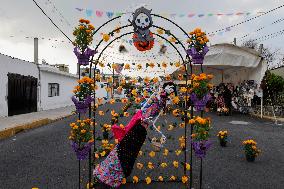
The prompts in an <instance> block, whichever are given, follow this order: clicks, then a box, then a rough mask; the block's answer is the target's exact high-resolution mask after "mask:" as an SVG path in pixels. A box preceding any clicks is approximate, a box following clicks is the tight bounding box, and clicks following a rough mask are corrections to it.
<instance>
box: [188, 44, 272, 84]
mask: <svg viewBox="0 0 284 189" xmlns="http://www.w3.org/2000/svg"><path fill="white" fill-rule="evenodd" d="M200 70H201V69H200V65H194V66H193V73H199V72H200ZM266 70H267V63H266V61H265V60H264V59H263V58H261V56H260V53H259V52H257V51H255V50H253V49H249V48H244V47H238V46H235V45H232V44H216V45H213V46H211V47H210V51H209V52H208V53H207V55H206V56H205V59H204V64H203V71H204V72H205V73H207V74H213V75H214V79H213V81H212V82H213V83H214V84H215V85H218V84H219V83H222V82H224V83H233V84H235V85H236V84H238V83H240V82H242V81H244V80H255V81H256V83H258V84H260V83H261V80H262V78H263V77H264V74H265V71H266Z"/></svg>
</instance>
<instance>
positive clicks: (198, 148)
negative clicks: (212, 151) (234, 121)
mask: <svg viewBox="0 0 284 189" xmlns="http://www.w3.org/2000/svg"><path fill="white" fill-rule="evenodd" d="M211 145H212V142H211V141H209V140H202V141H194V142H192V147H193V150H194V152H195V155H196V156H197V157H198V158H204V157H205V155H206V151H207V150H208V149H209V148H210V147H211Z"/></svg>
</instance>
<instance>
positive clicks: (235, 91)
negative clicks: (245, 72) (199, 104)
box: [208, 80, 261, 115]
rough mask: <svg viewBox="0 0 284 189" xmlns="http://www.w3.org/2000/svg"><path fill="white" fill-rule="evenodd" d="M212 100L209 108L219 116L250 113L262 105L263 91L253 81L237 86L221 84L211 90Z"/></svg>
mask: <svg viewBox="0 0 284 189" xmlns="http://www.w3.org/2000/svg"><path fill="white" fill-rule="evenodd" d="M210 93H211V96H212V100H211V101H210V102H209V104H208V107H209V108H210V109H212V110H214V111H217V113H218V115H231V114H232V112H233V111H236V112H240V113H249V112H250V111H251V109H252V107H253V106H255V105H258V104H260V98H261V89H260V88H259V85H257V84H256V82H255V81H253V80H245V81H243V82H242V83H240V84H239V85H237V86H234V85H233V84H231V83H221V84H220V85H218V86H216V87H214V88H213V89H212V90H211V92H210Z"/></svg>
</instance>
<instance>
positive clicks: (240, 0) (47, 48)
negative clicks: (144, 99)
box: [0, 0, 284, 73]
mask: <svg viewBox="0 0 284 189" xmlns="http://www.w3.org/2000/svg"><path fill="white" fill-rule="evenodd" d="M37 2H38V3H39V5H40V6H41V7H42V8H43V9H44V10H45V11H46V13H47V14H48V15H49V16H50V17H51V18H52V19H53V20H54V22H55V23H56V24H58V26H59V27H60V28H61V29H62V30H63V31H64V32H65V33H66V34H67V35H68V36H69V37H70V38H71V39H73V36H72V30H73V27H74V26H75V25H76V24H77V21H78V19H79V18H88V19H90V20H91V22H92V23H93V24H94V26H95V27H98V26H100V25H101V24H102V23H104V22H105V21H107V20H108V18H107V17H106V16H102V17H101V18H98V17H97V16H94V15H92V16H91V17H87V16H86V14H85V11H84V10H83V11H78V10H76V9H75V8H82V9H90V10H93V11H96V10H100V11H103V12H106V11H114V12H125V11H131V10H133V7H137V6H139V5H142V4H145V5H146V6H147V7H148V8H151V9H152V12H153V13H156V14H166V15H170V14H178V15H179V14H185V15H186V16H184V17H182V18H180V17H178V16H177V17H175V18H173V19H174V20H175V21H176V22H177V23H178V24H179V25H181V26H182V27H183V28H184V29H185V30H186V31H190V30H192V29H194V28H195V27H201V28H202V29H203V30H205V31H206V32H212V31H215V30H218V29H221V28H226V27H227V26H230V25H233V24H236V23H239V22H241V21H244V20H246V19H249V18H251V17H253V16H255V15H257V12H261V11H264V12H265V11H267V10H269V9H273V8H275V7H278V6H280V5H282V4H284V1H283V0H282V1H280V0H269V1H268V0H176V1H169V0H152V1H130V0H116V1H114V0H37ZM50 2H51V3H52V4H50ZM0 4H1V6H0V24H1V30H0V52H1V53H3V54H7V55H11V56H14V57H17V58H21V59H25V60H30V61H32V60H33V40H32V39H31V38H26V37H40V41H39V45H40V46H39V56H40V57H39V58H40V59H45V60H47V62H49V63H50V64H55V63H64V64H68V65H70V69H71V72H73V73H75V70H76V57H75V56H74V55H73V52H72V49H73V47H72V45H71V44H70V43H67V42H66V41H67V40H66V38H65V37H64V36H63V35H62V34H61V33H60V32H59V31H58V30H57V29H56V28H55V27H54V26H53V25H52V24H51V23H50V21H49V20H48V19H47V18H46V17H45V16H44V15H43V14H42V13H41V11H40V10H39V9H38V8H37V7H36V6H35V4H34V3H33V1H32V0H25V1H22V0H9V1H7V0H0ZM53 5H55V7H56V8H57V10H55V9H54V7H53ZM238 12H251V13H252V14H251V15H248V16H237V15H234V16H204V17H198V16H193V17H188V16H187V15H188V14H192V13H194V14H208V13H224V14H229V13H238ZM60 14H61V15H63V17H64V18H63V17H62V16H61V15H60ZM281 18H284V8H282V9H279V10H277V11H275V12H273V13H270V14H268V15H265V16H262V17H260V18H258V19H255V20H253V21H251V22H248V23H246V24H242V25H240V26H238V27H235V28H232V29H231V31H229V32H225V33H223V34H217V35H215V36H213V37H212V38H210V41H211V44H216V43H225V42H232V41H233V38H234V37H237V38H240V37H241V36H243V35H246V34H250V38H259V37H261V36H265V35H268V34H270V33H275V32H278V31H280V30H283V29H284V27H283V23H284V21H283V22H280V23H278V24H273V25H271V23H273V22H274V21H276V20H278V19H281ZM66 20H67V21H66ZM121 22H123V21H121ZM154 24H155V25H162V26H164V27H165V28H169V29H170V30H171V32H173V33H175V34H176V35H177V36H179V37H180V38H181V39H184V36H183V35H182V33H181V32H179V31H178V30H177V29H176V28H174V27H172V25H170V24H168V23H165V22H163V21H161V20H159V19H155V20H154ZM117 25H119V23H118V22H114V23H113V24H111V25H108V26H107V27H104V28H103V30H102V31H101V32H103V33H104V32H107V31H109V30H110V29H114V28H115V27H116V26H117ZM262 27H264V29H262V30H260V31H259V32H255V31H256V30H257V29H260V28H262ZM11 36H13V37H11ZM42 37H43V38H44V39H41V38H42ZM48 38H51V39H52V40H48ZM100 38H101V36H100V35H97V36H96V37H95V41H94V44H95V43H96V41H97V40H98V39H100ZM124 39H126V40H127V39H131V38H129V37H128V38H124ZM55 40H57V41H55ZM59 41H60V42H59ZM61 41H64V42H61ZM121 43H122V42H118V43H117V44H115V45H114V48H112V49H111V48H110V49H108V51H107V54H108V55H109V56H112V57H111V59H110V60H108V59H107V57H106V61H111V60H114V58H115V57H114V56H116V55H115V54H114V53H113V52H112V51H117V49H116V47H117V46H118V45H119V44H121ZM239 43H240V42H239V41H238V44H239ZM262 43H264V46H266V47H270V48H272V50H274V49H278V48H280V51H279V52H280V55H279V56H281V54H284V39H283V35H280V36H278V37H276V38H273V39H269V40H266V41H263V42H262ZM125 45H126V47H127V49H129V54H127V55H124V56H123V57H121V56H120V57H117V58H118V59H117V60H115V61H117V62H119V61H120V62H123V61H122V60H121V59H131V60H133V61H135V60H136V61H138V62H139V60H141V63H143V62H145V61H164V60H167V59H171V60H175V59H178V57H177V56H176V55H174V53H173V51H172V49H170V48H169V50H168V51H169V55H168V57H163V58H160V59H155V60H151V58H146V59H145V58H143V57H144V55H143V57H141V54H138V53H137V51H135V49H134V47H131V46H129V45H128V44H125ZM158 50H159V48H158V45H156V48H154V49H153V51H152V52H150V53H149V54H147V53H146V54H145V56H147V55H151V54H153V53H156V52H157V51H158ZM171 51H172V53H173V54H171ZM110 54H112V55H110ZM132 55H134V56H135V57H133V56H132ZM137 56H139V57H138V58H137Z"/></svg>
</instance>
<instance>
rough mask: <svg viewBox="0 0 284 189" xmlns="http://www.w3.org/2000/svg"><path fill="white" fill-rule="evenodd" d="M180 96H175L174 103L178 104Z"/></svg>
mask: <svg viewBox="0 0 284 189" xmlns="http://www.w3.org/2000/svg"><path fill="white" fill-rule="evenodd" d="M179 101H180V100H179V97H178V96H175V97H174V98H173V103H174V104H178V103H179Z"/></svg>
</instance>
